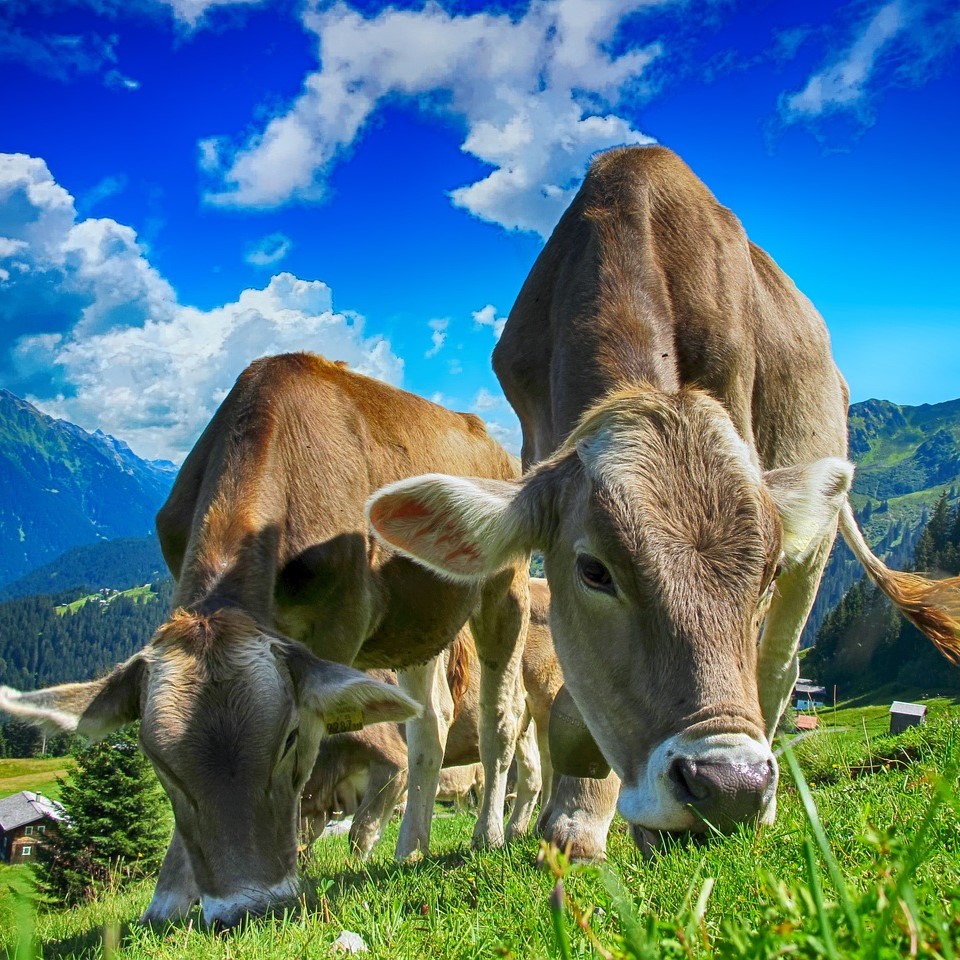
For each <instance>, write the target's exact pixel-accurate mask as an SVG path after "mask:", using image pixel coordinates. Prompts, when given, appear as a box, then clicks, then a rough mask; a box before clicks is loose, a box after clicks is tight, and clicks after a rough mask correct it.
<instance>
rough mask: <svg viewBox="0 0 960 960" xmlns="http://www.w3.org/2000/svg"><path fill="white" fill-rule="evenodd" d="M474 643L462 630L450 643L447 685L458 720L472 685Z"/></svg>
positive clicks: (455, 717)
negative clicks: (471, 658)
mask: <svg viewBox="0 0 960 960" xmlns="http://www.w3.org/2000/svg"><path fill="white" fill-rule="evenodd" d="M471 646H472V643H471V642H470V641H469V640H468V639H467V638H466V636H465V635H464V631H463V630H461V631H460V632H459V633H458V634H457V636H456V639H455V640H454V641H453V643H452V644H451V645H450V657H449V659H448V660H447V686H448V687H449V688H450V696H451V697H452V699H453V719H454V720H456V719H457V717H458V716H459V715H460V710H461V708H462V707H463V701H464V698H465V697H466V695H467V690H468V689H469V687H470V654H471V649H470V648H471Z"/></svg>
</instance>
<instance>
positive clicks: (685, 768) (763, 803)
mask: <svg viewBox="0 0 960 960" xmlns="http://www.w3.org/2000/svg"><path fill="white" fill-rule="evenodd" d="M777 777H778V771H777V764H776V761H775V760H774V757H773V754H772V753H771V752H770V747H769V746H768V744H767V743H766V742H765V741H763V742H761V741H758V740H754V739H752V738H751V737H748V736H746V735H744V734H718V735H713V736H708V737H702V738H697V739H687V738H685V737H684V736H683V735H682V734H681V735H678V736H676V737H671V738H670V739H668V740H666V741H664V742H663V743H661V744H660V745H659V746H658V747H657V748H656V749H655V750H654V751H653V753H652V754H651V756H650V759H649V761H648V762H647V764H646V768H645V769H644V770H642V772H641V775H640V776H639V777H638V778H636V779H635V780H634V781H633V782H632V783H624V785H623V789H622V790H621V793H620V803H619V807H620V812H621V813H622V814H623V816H624V817H625V818H626V819H627V820H629V821H630V823H631V824H632V825H633V827H634V836H635V838H636V837H637V836H638V830H639V831H640V833H641V834H642V835H643V839H644V842H642V843H641V842H640V841H639V840H638V843H639V845H640V846H641V848H644V849H645V848H646V847H648V846H649V845H650V835H651V834H656V833H658V832H661V831H665V832H668V833H677V832H693V833H701V834H702V833H712V832H718V833H729V832H731V831H732V830H734V829H735V828H736V827H737V826H739V825H740V824H757V823H769V822H771V821H772V819H773V815H774V813H775V810H776V806H775V795H776V789H777Z"/></svg>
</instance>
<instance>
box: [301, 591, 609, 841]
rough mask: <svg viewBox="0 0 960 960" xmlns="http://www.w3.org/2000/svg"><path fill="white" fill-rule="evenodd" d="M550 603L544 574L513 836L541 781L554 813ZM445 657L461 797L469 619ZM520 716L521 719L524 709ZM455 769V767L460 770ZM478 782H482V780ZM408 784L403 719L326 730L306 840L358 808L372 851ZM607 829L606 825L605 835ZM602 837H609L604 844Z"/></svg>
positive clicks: (536, 605) (472, 664) (470, 741)
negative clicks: (350, 729) (330, 732)
mask: <svg viewBox="0 0 960 960" xmlns="http://www.w3.org/2000/svg"><path fill="white" fill-rule="evenodd" d="M549 609H550V591H549V589H548V587H547V583H546V581H545V580H541V579H538V578H531V580H530V626H529V629H528V630H527V635H526V639H525V641H524V646H523V658H522V662H521V676H522V679H523V685H524V689H525V693H526V698H525V701H526V702H525V717H524V718H522V719H523V721H524V722H525V726H524V728H523V733H522V734H521V736H520V737H519V738H518V741H517V753H516V761H517V782H516V794H517V796H516V800H515V802H514V804H513V809H512V810H511V813H510V820H509V822H508V824H507V831H506V833H507V837H508V838H510V837H512V836H517V835H519V834H522V833H525V832H526V830H527V826H528V824H529V821H530V818H531V816H532V814H533V810H534V807H535V805H536V800H537V795H538V793H540V790H541V782H542V784H543V787H544V795H543V810H544V813H543V814H542V816H541V824H542V823H543V822H548V821H552V818H553V813H552V812H551V811H552V807H551V805H550V801H549V797H550V793H551V790H552V789H553V775H552V768H551V764H550V748H549V742H548V738H547V735H546V734H547V730H548V727H549V720H550V711H551V708H552V706H553V702H554V699H555V698H556V695H557V692H558V690H559V689H560V687H561V686H562V685H563V676H562V674H561V672H560V664H559V663H558V662H557V658H556V654H555V653H554V650H553V642H552V641H551V639H550V628H549V624H548V613H549ZM444 660H445V664H446V671H445V676H442V677H441V682H442V683H443V684H444V686H445V687H446V688H447V690H448V691H449V695H450V699H451V702H452V704H453V713H454V718H455V719H454V722H453V725H452V726H451V727H450V731H449V735H448V737H447V744H446V750H445V752H444V755H443V766H444V772H446V771H447V770H448V769H449V770H451V774H450V778H451V783H450V785H449V787H448V789H449V790H450V791H451V793H452V794H453V796H454V799H456V795H457V791H458V790H459V791H460V792H461V793H462V792H464V791H466V790H468V789H469V788H471V787H473V786H474V785H475V784H476V779H477V778H476V775H475V772H474V771H473V769H472V765H474V764H475V763H476V761H477V760H478V759H479V756H480V723H479V717H480V677H479V663H478V662H477V654H476V648H475V646H474V643H473V639H472V638H471V636H470V632H469V628H468V627H464V629H463V630H461V632H460V635H459V636H458V637H457V640H456V642H455V643H454V644H453V646H452V647H451V648H450V649H449V651H448V652H447V653H446V654H445V656H444ZM441 673H442V672H441ZM375 674H376V676H377V677H378V678H379V679H382V680H385V681H387V682H390V675H389V673H388V672H387V671H375ZM517 719H518V722H519V721H521V718H520V717H518V718H517ZM465 765H468V766H465ZM453 770H456V771H457V773H456V775H454V774H453V772H452V771H453ZM479 772H480V773H482V770H481V771H479ZM476 785H477V786H480V787H482V780H481V781H480V783H479V784H476ZM443 786H444V784H443V775H442V774H441V795H438V799H443V797H442V792H443ZM406 787H407V745H406V741H405V738H404V725H403V724H400V723H381V724H377V725H376V726H372V727H367V728H365V729H363V730H357V731H355V732H350V733H342V734H338V735H336V736H332V737H329V738H327V739H326V740H324V741H323V743H321V745H320V753H319V755H318V757H317V764H316V767H315V769H314V772H313V774H312V775H311V777H310V779H309V781H308V782H307V786H306V788H305V789H304V795H303V802H302V804H301V816H302V818H303V820H304V834H305V836H306V838H307V840H308V842H309V841H310V840H312V839H313V838H314V837H315V836H317V835H318V834H319V833H320V832H321V831H322V830H323V829H324V827H325V826H326V824H327V822H328V820H330V819H331V818H332V817H333V815H334V814H335V813H336V812H339V813H343V814H353V822H352V823H351V825H350V830H349V843H350V849H351V852H353V853H354V854H358V855H361V856H366V855H367V854H368V853H369V852H370V850H371V849H372V848H373V845H374V844H375V843H376V842H377V840H378V839H379V837H380V835H381V833H382V831H383V827H384V824H385V823H386V821H387V820H388V819H389V817H390V815H391V814H392V812H393V810H394V808H395V807H396V806H397V804H398V803H400V802H401V799H402V797H403V796H404V794H405V791H406ZM541 829H542V825H541ZM605 834H606V830H605V828H604V834H603V836H604V838H605ZM602 843H603V839H601V840H600V844H601V849H602Z"/></svg>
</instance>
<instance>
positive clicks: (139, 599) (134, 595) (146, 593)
mask: <svg viewBox="0 0 960 960" xmlns="http://www.w3.org/2000/svg"><path fill="white" fill-rule="evenodd" d="M117 597H126V598H127V599H129V600H132V601H133V602H134V603H149V602H150V601H151V600H155V599H156V594H155V593H154V592H153V590H152V588H151V585H150V584H149V583H145V584H143V586H140V587H131V588H130V589H129V590H119V591H117V593H111V594H110V595H109V596H107V597H106V598H104V597H101V595H100V594H99V593H90V594H87V596H85V597H79V598H77V599H76V600H73V601H71V602H70V603H62V604H60V605H59V606H57V607H55V608H54V609H55V610H56V613H57V616H60V617H62V616H63V615H64V614H66V613H76V612H77V611H78V610H79V609H80V608H81V607H85V606H86V605H87V604H88V603H91V602H92V601H98V600H102V599H106V601H107V603H113V601H114V600H116V599H117Z"/></svg>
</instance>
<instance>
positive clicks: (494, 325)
mask: <svg viewBox="0 0 960 960" xmlns="http://www.w3.org/2000/svg"><path fill="white" fill-rule="evenodd" d="M472 316H473V322H474V323H475V324H476V325H477V326H478V327H489V328H490V329H491V330H492V331H493V335H494V337H495V338H496V339H497V340H499V339H500V335H501V334H502V333H503V328H504V327H505V326H506V325H507V318H506V317H498V316H497V308H496V307H495V306H494V305H493V304H492V303H488V304H487V305H486V306H485V307H481V308H480V309H479V310H474V312H473V314H472Z"/></svg>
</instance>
